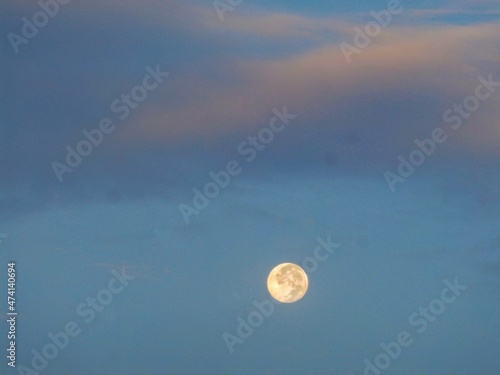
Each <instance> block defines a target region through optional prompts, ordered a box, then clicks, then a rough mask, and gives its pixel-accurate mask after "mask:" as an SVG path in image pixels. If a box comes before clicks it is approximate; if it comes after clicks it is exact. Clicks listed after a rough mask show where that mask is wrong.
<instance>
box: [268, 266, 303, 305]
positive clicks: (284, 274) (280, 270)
mask: <svg viewBox="0 0 500 375" xmlns="http://www.w3.org/2000/svg"><path fill="white" fill-rule="evenodd" d="M308 286H309V280H308V279H307V274H306V273H305V272H304V270H303V269H302V268H301V267H299V266H297V265H296V264H293V263H282V264H279V265H277V266H276V267H274V268H273V270H272V271H271V273H270V274H269V277H268V278H267V289H268V290H269V293H270V294H271V296H273V298H274V299H276V300H277V301H279V302H283V303H293V302H297V301H298V300H299V299H301V298H302V297H304V294H306V292H307V287H308Z"/></svg>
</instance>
